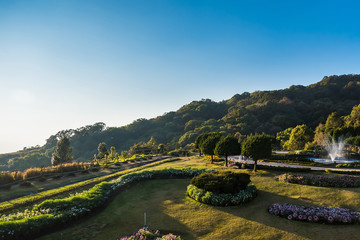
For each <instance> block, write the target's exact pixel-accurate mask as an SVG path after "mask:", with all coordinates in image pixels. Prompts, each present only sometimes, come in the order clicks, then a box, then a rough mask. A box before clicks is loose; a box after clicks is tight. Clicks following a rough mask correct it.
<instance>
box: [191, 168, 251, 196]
mask: <svg viewBox="0 0 360 240" xmlns="http://www.w3.org/2000/svg"><path fill="white" fill-rule="evenodd" d="M249 183H250V175H249V174H246V173H234V172H228V171H227V172H212V173H202V174H200V175H199V176H196V177H194V178H193V179H191V184H192V185H194V186H196V187H198V188H201V189H203V190H205V191H207V192H213V193H238V192H239V191H240V190H243V189H245V188H246V186H247V185H248V184H249Z"/></svg>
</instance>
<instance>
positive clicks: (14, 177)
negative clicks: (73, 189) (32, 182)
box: [0, 162, 95, 185]
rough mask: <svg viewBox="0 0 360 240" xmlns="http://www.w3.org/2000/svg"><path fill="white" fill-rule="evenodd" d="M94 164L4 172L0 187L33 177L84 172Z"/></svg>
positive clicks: (1, 175) (68, 164)
mask: <svg viewBox="0 0 360 240" xmlns="http://www.w3.org/2000/svg"><path fill="white" fill-rule="evenodd" d="M94 166H95V165H94V163H90V162H87V163H85V162H80V163H77V162H74V163H65V164H62V165H58V166H52V167H44V168H29V169H26V170H25V171H23V172H20V171H13V172H4V173H1V174H0V185H2V184H8V183H12V182H16V181H20V180H28V179H30V178H33V177H39V176H41V175H47V174H54V173H64V172H75V171H84V170H88V169H90V168H93V167H94Z"/></svg>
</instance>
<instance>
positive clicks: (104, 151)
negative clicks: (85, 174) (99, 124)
mask: <svg viewBox="0 0 360 240" xmlns="http://www.w3.org/2000/svg"><path fill="white" fill-rule="evenodd" d="M108 154H109V152H108V150H107V145H106V143H105V142H102V143H99V146H98V154H97V155H96V158H97V159H102V158H104V157H105V155H108Z"/></svg>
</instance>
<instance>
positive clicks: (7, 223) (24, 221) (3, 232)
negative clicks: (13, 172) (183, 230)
mask: <svg viewBox="0 0 360 240" xmlns="http://www.w3.org/2000/svg"><path fill="white" fill-rule="evenodd" d="M205 171H214V170H208V169H191V168H186V169H162V170H152V171H141V172H134V173H129V174H126V175H123V176H121V177H119V178H117V179H115V180H112V181H110V182H102V183H99V184H97V185H95V186H94V187H92V188H91V189H89V190H87V191H83V192H82V193H78V194H75V195H73V196H70V197H67V198H63V199H49V200H45V201H43V202H42V203H40V204H39V205H38V206H34V208H33V209H32V210H31V211H28V210H25V211H24V212H18V213H16V214H10V215H2V216H1V217H0V239H9V240H10V239H32V238H35V237H36V236H39V235H41V234H43V233H44V232H47V231H50V230H51V229H52V228H56V227H58V226H59V225H61V224H65V223H66V224H68V223H69V222H71V221H73V220H76V219H78V218H80V217H82V216H84V215H87V214H89V213H90V212H91V211H93V210H95V209H97V208H99V207H101V206H103V205H104V204H105V203H106V201H107V200H109V199H110V196H111V195H113V194H114V193H116V192H117V191H118V190H120V189H121V188H122V187H125V186H127V185H129V184H130V183H135V182H139V181H144V180H148V179H160V178H179V177H194V176H196V175H199V174H201V173H203V172H205Z"/></svg>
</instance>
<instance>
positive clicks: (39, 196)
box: [0, 158, 179, 212]
mask: <svg viewBox="0 0 360 240" xmlns="http://www.w3.org/2000/svg"><path fill="white" fill-rule="evenodd" d="M177 160H179V159H178V158H171V159H165V160H161V161H158V162H155V163H151V164H148V165H145V166H141V167H137V168H132V169H129V170H125V171H121V172H116V173H113V174H109V175H105V176H102V177H96V178H92V179H89V180H85V181H82V182H79V183H75V184H70V185H67V186H64V187H60V188H56V189H52V190H47V191H43V192H40V193H36V194H32V195H30V196H24V197H20V198H17V199H14V200H12V201H11V202H10V201H8V202H1V203H0V212H4V211H8V210H11V209H14V208H17V207H20V206H25V205H29V204H32V203H34V202H38V201H41V200H43V199H47V198H50V197H53V196H56V195H59V194H63V193H66V192H69V191H74V190H76V189H79V188H83V187H86V186H88V185H94V184H96V183H100V182H103V181H108V180H110V179H114V178H118V177H120V176H122V175H124V174H127V173H131V172H136V171H140V170H143V169H146V168H149V167H153V166H156V165H159V164H163V163H168V162H173V161H177Z"/></svg>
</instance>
